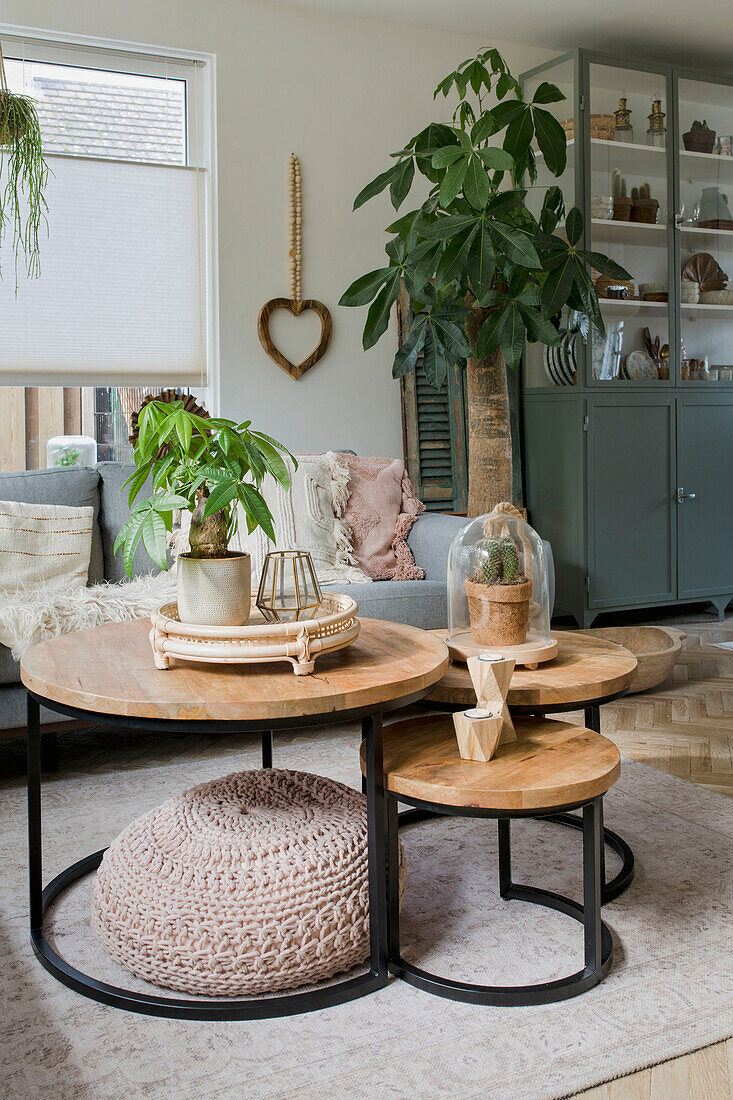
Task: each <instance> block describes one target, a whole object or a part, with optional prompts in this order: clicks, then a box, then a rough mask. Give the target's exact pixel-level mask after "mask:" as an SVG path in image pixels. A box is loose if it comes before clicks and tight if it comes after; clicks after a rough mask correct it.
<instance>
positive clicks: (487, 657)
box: [478, 653, 506, 665]
mask: <svg viewBox="0 0 733 1100" xmlns="http://www.w3.org/2000/svg"><path fill="white" fill-rule="evenodd" d="M478 659H479V661H489V662H490V663H491V664H492V665H495V664H496V663H497V661H506V657H505V656H504V654H503V653H479V655H478Z"/></svg>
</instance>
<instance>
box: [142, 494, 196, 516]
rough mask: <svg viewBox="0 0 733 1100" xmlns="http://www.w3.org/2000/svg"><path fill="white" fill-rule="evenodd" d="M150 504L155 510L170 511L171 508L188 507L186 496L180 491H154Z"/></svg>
mask: <svg viewBox="0 0 733 1100" xmlns="http://www.w3.org/2000/svg"><path fill="white" fill-rule="evenodd" d="M150 506H151V508H152V509H153V511H155V512H170V511H171V509H173V508H188V497H184V496H182V495H181V494H180V493H156V495H155V496H154V497H152V498H151V501H150Z"/></svg>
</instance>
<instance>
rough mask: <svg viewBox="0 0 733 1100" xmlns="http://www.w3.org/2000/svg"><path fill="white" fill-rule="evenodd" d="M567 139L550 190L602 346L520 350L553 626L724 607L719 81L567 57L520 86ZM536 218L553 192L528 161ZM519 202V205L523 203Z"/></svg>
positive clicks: (725, 344)
mask: <svg viewBox="0 0 733 1100" xmlns="http://www.w3.org/2000/svg"><path fill="white" fill-rule="evenodd" d="M543 80H549V81H552V82H553V83H555V84H557V85H558V86H559V87H560V88H561V89H562V91H563V92H564V93H565V95H566V99H565V100H564V101H562V102H560V103H557V104H553V105H552V107H551V109H553V111H554V113H555V115H556V117H557V118H558V119H559V121H560V122H561V123H562V125H563V128H564V129H565V132H566V134H567V135H568V161H567V167H566V169H565V173H564V175H563V177H562V179H561V181H560V183H561V185H562V187H563V191H564V194H565V198H566V202H567V204H568V205H571V203H572V202H575V203H576V205H578V206H579V207H580V208H581V210H582V211H583V215H584V218H585V241H584V247H586V248H590V249H593V250H595V251H598V252H603V253H605V254H606V255H609V256H611V257H612V258H613V259H615V260H617V261H618V262H619V263H620V264H621V265H622V266H623V267H624V268H625V269H626V270H627V271H628V272H629V275H630V278H629V280H611V279H607V278H603V277H601V278H599V279H598V280H596V288H597V290H598V294H599V299H600V302H601V309H602V314H603V318H604V322H605V328H606V332H605V334H604V335H601V333H600V332H599V331H598V330H597V329H595V328H594V327H593V326H592V325H591V326H590V328H589V331H588V332H587V339H586V338H584V334H583V333H581V332H580V331H579V329H580V328H582V327H584V325H585V324H586V322H585V319H584V318H581V317H579V316H577V315H575V314H572V313H570V314H567V313H566V315H565V316H564V318H563V329H564V338H563V342H562V345H561V346H560V347H559V348H546V347H544V346H543V345H541V344H530V345H528V346H527V349H526V354H525V356H524V363H523V373H522V410H523V457H524V470H525V478H526V503H527V505H528V508H529V512H530V516H531V518H532V523H533V525H534V526H535V527H536V528H537V529H538V530H539V531H540V532H541V534H542V536H543V537H544V538H547V539H549V540H550V542H551V543H552V547H553V553H554V556H555V567H556V574H557V599H556V604H555V612H556V614H569V615H572V616H573V617H574V618H575V620H576V622H577V623H578V624H579V625H581V626H590V624H591V623H592V622H593V620H594V619H595V618H596V616H598V615H599V614H601V613H602V612H604V611H619V610H625V609H629V608H646V607H654V606H659V605H663V604H671V603H691V602H697V601H710V602H711V603H712V604H713V605H714V606H715V607H716V608H717V610H718V614H719V616H720V617H721V618H722V617H723V613H724V611H725V607H726V605H727V604H728V602H729V600H731V598H733V537H732V536H733V213H731V211H732V210H733V78H731V77H724V76H720V77H715V76H713V75H711V74H710V73H709V72H706V73H698V72H692V71H687V70H681V69H677V68H673V67H671V66H665V65H658V64H651V63H648V62H642V61H638V62H636V61H629V60H627V59H620V58H618V57H613V56H608V55H604V54H598V53H593V52H590V51H586V50H574V51H572V52H570V53H566V54H563V55H562V56H560V57H557V58H555V59H554V60H553V61H550V62H548V63H546V64H545V65H543V66H541V67H539V68H537V69H533V70H532V71H530V72H528V73H525V74H524V75H523V77H522V82H523V85H524V88H525V94H526V95H528V96H529V97H530V98H531V94H532V93H533V92H534V90H535V89H536V87H537V86H538V85H539V84H540V83H541V82H542V81H543ZM537 168H538V177H537V185H538V186H537V188H536V190H535V191H534V193H535V194H536V195H537V202H538V204H539V203H540V202H541V196H542V194H543V193H544V188H545V187H547V186H549V184H550V183H553V182H555V180H554V177H552V176H551V174H550V172H549V171H548V170H547V168H546V167H545V166H544V164H543V162H542V159H541V156H540V155H539V153H538V154H537ZM532 193H533V192H530V194H532Z"/></svg>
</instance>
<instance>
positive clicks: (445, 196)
mask: <svg viewBox="0 0 733 1100" xmlns="http://www.w3.org/2000/svg"><path fill="white" fill-rule="evenodd" d="M467 169H468V158H467V157H465V156H463V155H462V154H459V158H458V159H457V160H456V161H455V162H454V163H453V164H452V165H451V166H450V168H449V169H448V171H447V172H446V173H445V175H444V176H443V182H442V183H441V185H440V204H441V206H450V204H451V203H452V202H453V200H454V198H455V197H456V195H457V194H458V193H459V191H460V190H461V188H462V187H463V181H464V180H465V178H466V171H467Z"/></svg>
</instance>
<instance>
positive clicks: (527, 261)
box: [491, 222, 542, 270]
mask: <svg viewBox="0 0 733 1100" xmlns="http://www.w3.org/2000/svg"><path fill="white" fill-rule="evenodd" d="M491 233H492V236H493V239H494V243H495V244H496V245H497V247H498V248H499V249H500V251H501V252H503V253H504V255H505V256H506V257H507V259H509V260H511V261H512V263H515V264H521V265H522V267H529V268H533V269H535V270H539V269H540V268H541V267H542V264H541V263H540V258H539V256H538V255H537V251H536V249H535V247H534V245H533V244H532V242H531V241H530V239H529V237H528V236H527V234H526V233H523V232H522V231H521V230H519V229H515V228H514V227H513V226H511V225H505V224H504V222H491Z"/></svg>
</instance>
